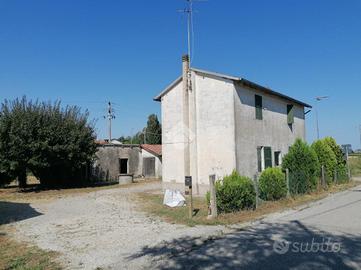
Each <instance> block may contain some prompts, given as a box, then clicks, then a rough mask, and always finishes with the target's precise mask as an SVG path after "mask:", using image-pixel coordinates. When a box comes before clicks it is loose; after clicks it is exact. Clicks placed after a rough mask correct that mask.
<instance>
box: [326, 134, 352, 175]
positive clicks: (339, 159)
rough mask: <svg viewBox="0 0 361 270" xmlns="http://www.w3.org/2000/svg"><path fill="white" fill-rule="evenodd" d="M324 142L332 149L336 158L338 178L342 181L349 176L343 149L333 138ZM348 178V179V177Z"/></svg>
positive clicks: (328, 138)
mask: <svg viewBox="0 0 361 270" xmlns="http://www.w3.org/2000/svg"><path fill="white" fill-rule="evenodd" d="M323 141H324V142H325V143H326V144H327V145H328V146H329V147H330V148H331V150H332V152H333V153H334V154H335V157H336V171H337V178H338V179H342V178H345V176H346V175H347V166H346V160H345V159H344V155H343V152H342V148H341V147H340V146H339V145H338V144H337V143H336V140H335V139H334V138H332V137H326V138H324V139H323ZM346 178H347V177H346Z"/></svg>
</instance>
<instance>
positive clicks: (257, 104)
mask: <svg viewBox="0 0 361 270" xmlns="http://www.w3.org/2000/svg"><path fill="white" fill-rule="evenodd" d="M254 102H255V108H256V119H258V120H262V118H263V117H262V97H261V96H259V95H255V96H254Z"/></svg>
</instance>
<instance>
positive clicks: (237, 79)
mask: <svg viewBox="0 0 361 270" xmlns="http://www.w3.org/2000/svg"><path fill="white" fill-rule="evenodd" d="M191 70H192V71H194V72H196V73H200V74H204V75H211V76H215V77H219V78H224V79H228V80H232V81H235V82H240V83H242V84H243V85H245V86H247V87H251V88H255V89H258V90H260V91H262V92H264V93H266V94H269V95H273V96H278V97H280V98H283V99H286V100H289V101H292V102H294V103H297V104H299V105H302V106H304V107H308V108H312V106H311V105H309V104H307V103H304V102H302V101H300V100H297V99H294V98H292V97H290V96H287V95H284V94H281V93H279V92H277V91H274V90H272V89H270V88H267V87H264V86H262V85H259V84H256V83H254V82H251V81H249V80H247V79H244V78H241V77H234V76H229V75H225V74H221V73H216V72H211V71H206V70H202V69H198V68H191ZM181 81H182V76H179V77H178V78H177V79H176V80H175V81H173V82H172V83H171V84H170V85H168V86H167V87H166V88H165V89H164V90H163V91H162V92H161V93H160V94H159V95H157V96H156V97H154V100H155V101H161V98H162V96H164V95H165V94H166V93H168V92H169V91H170V90H171V89H172V88H173V87H174V86H175V85H176V84H178V83H179V82H181Z"/></svg>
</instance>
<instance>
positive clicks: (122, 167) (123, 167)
mask: <svg viewBox="0 0 361 270" xmlns="http://www.w3.org/2000/svg"><path fill="white" fill-rule="evenodd" d="M119 173H120V174H128V159H127V158H120V159H119Z"/></svg>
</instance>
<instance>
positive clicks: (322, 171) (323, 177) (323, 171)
mask: <svg viewBox="0 0 361 270" xmlns="http://www.w3.org/2000/svg"><path fill="white" fill-rule="evenodd" d="M321 177H322V187H323V188H324V187H325V166H324V165H322V166H321Z"/></svg>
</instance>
